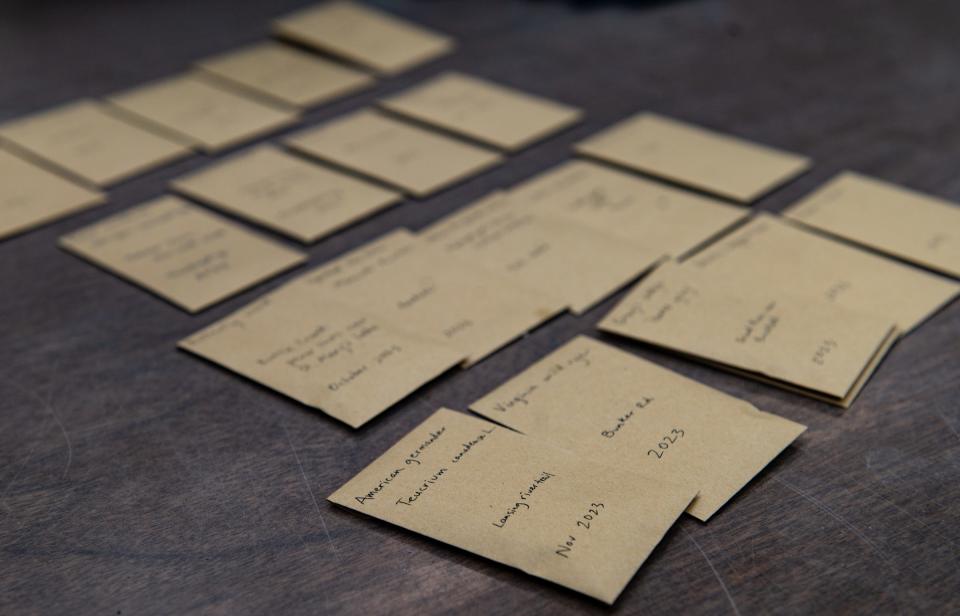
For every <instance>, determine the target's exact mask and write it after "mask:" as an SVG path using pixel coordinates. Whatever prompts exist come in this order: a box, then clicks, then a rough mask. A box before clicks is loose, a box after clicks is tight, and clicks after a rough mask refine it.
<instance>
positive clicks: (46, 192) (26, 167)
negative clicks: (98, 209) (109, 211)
mask: <svg viewBox="0 0 960 616" xmlns="http://www.w3.org/2000/svg"><path fill="white" fill-rule="evenodd" d="M0 178H3V181H2V182H0V239H3V238H6V237H10V236H12V235H16V234H18V233H22V232H24V231H27V230H28V229H32V228H34V227H39V226H40V225H43V224H45V223H48V222H51V221H54V220H56V219H58V218H63V217H64V216H68V215H70V214H73V213H75V212H79V211H81V210H85V209H87V208H90V207H93V206H95V205H100V204H101V203H103V202H104V201H105V200H106V199H105V197H104V195H103V193H101V192H99V191H95V190H90V189H89V188H84V187H83V186H80V185H79V184H75V183H74V182H71V181H69V180H67V179H64V178H62V177H60V176H59V175H57V174H55V173H51V172H50V171H47V170H46V169H43V168H42V167H38V166H37V165H34V164H33V163H30V162H27V161H26V160H24V159H22V158H20V157H19V156H15V155H14V154H11V153H10V152H7V151H6V150H2V149H0Z"/></svg>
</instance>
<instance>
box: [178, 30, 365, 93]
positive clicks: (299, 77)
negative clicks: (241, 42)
mask: <svg viewBox="0 0 960 616" xmlns="http://www.w3.org/2000/svg"><path fill="white" fill-rule="evenodd" d="M197 66H198V67H199V68H200V69H201V70H204V71H207V72H208V73H211V74H212V75H215V76H217V77H220V78H221V79H225V80H227V81H228V82H230V83H231V84H233V85H234V86H239V87H242V88H246V89H247V90H249V91H250V92H251V93H253V94H255V95H258V96H263V97H266V98H267V99H268V100H269V101H271V102H273V103H275V104H281V105H289V106H291V107H298V108H307V107H313V106H316V105H319V104H321V103H325V102H327V101H330V100H333V99H335V98H338V97H340V96H345V95H347V94H352V93H354V92H357V91H358V90H362V89H364V88H368V87H370V86H372V85H373V84H374V79H373V77H371V76H370V75H368V74H366V73H363V72H361V71H358V70H355V69H352V68H349V67H346V66H343V65H342V64H337V63H336V62H331V61H329V60H326V59H324V58H322V57H320V56H317V55H314V54H310V53H306V52H303V51H300V50H298V49H296V48H294V47H290V46H288V45H281V44H279V43H273V42H264V43H258V44H256V45H251V46H249V47H244V48H243V49H239V50H235V51H230V52H227V53H224V54H221V55H219V56H214V57H212V58H207V59H205V60H201V61H200V62H198V63H197Z"/></svg>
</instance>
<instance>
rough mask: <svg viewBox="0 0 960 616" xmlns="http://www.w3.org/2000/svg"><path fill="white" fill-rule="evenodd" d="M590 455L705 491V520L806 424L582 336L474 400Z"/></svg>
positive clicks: (700, 498)
mask: <svg viewBox="0 0 960 616" xmlns="http://www.w3.org/2000/svg"><path fill="white" fill-rule="evenodd" d="M470 408H471V409H472V410H473V411H476V412H477V413H480V414H481V415H484V416H485V417H487V418H489V419H492V420H493V421H496V422H497V423H500V424H503V425H505V426H507V427H509V428H513V429H514V430H518V431H519V432H521V433H523V434H526V435H527V436H532V437H535V438H542V439H545V440H547V441H550V442H551V443H553V444H555V445H557V446H558V447H562V448H564V449H568V450H570V451H572V452H575V453H577V454H578V455H581V456H583V457H585V458H591V459H595V460H596V461H597V462H600V463H603V464H607V465H608V466H613V467H616V468H623V469H629V470H636V471H637V472H639V473H641V474H642V475H644V476H647V477H655V478H657V479H661V480H663V481H667V482H669V483H672V484H677V485H683V486H687V487H689V488H691V489H694V490H698V491H699V494H698V495H697V498H696V499H694V501H693V502H692V503H691V504H690V506H689V507H687V513H689V514H690V515H692V516H694V517H696V518H698V519H700V520H703V521H706V520H708V519H709V518H710V516H712V515H713V514H714V513H716V512H717V510H719V509H720V507H722V506H723V505H724V504H725V503H726V502H727V501H728V500H729V499H731V498H732V497H733V496H734V495H735V494H736V493H737V492H739V491H740V489H741V488H743V487H744V486H745V485H746V484H747V483H748V482H749V481H750V480H751V479H752V478H753V477H754V476H755V475H756V474H757V473H759V472H760V471H761V470H762V469H763V468H764V467H765V466H766V465H767V464H769V463H770V462H771V461H772V460H773V459H774V458H776V457H777V456H778V455H779V454H780V452H781V451H783V449H784V448H786V447H787V446H788V445H789V444H790V443H792V442H793V441H794V440H795V439H796V438H797V437H798V436H800V434H801V433H803V431H804V430H806V427H805V426H802V425H800V424H798V423H794V422H792V421H789V420H787V419H783V418H781V417H778V416H776V415H771V414H770V413H764V412H762V411H759V410H757V409H756V407H754V406H753V405H752V404H750V403H749V402H746V401H744V400H740V399H738V398H734V397H732V396H728V395H726V394H724V393H722V392H720V391H717V390H715V389H713V388H711V387H707V386H706V385H702V384H700V383H697V382H696V381H692V380H690V379H688V378H686V377H683V376H680V375H679V374H676V373H674V372H671V371H669V370H667V369H665V368H661V367H659V366H657V365H656V364H653V363H651V362H648V361H646V360H644V359H641V358H639V357H636V356H633V355H631V354H629V353H625V352H623V351H621V350H619V349H617V348H615V347H612V346H609V345H606V344H603V343H601V342H597V341H596V340H592V339H590V338H586V337H583V336H579V337H577V338H575V339H573V340H571V341H570V342H568V343H567V344H565V345H564V346H562V347H561V348H559V349H557V350H556V351H554V352H552V353H550V354H549V355H547V356H546V357H544V358H543V359H541V360H540V361H538V362H536V363H535V364H533V365H532V366H530V367H529V368H527V369H526V370H524V371H523V372H521V373H520V374H518V375H517V376H515V377H513V378H512V379H510V380H509V381H507V382H506V383H504V384H503V385H501V386H500V387H498V388H497V389H495V390H494V391H492V392H490V393H488V394H487V395H485V396H484V397H483V398H481V399H480V400H477V401H476V402H474V403H473V404H471V405H470Z"/></svg>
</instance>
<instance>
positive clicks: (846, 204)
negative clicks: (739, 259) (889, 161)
mask: <svg viewBox="0 0 960 616" xmlns="http://www.w3.org/2000/svg"><path fill="white" fill-rule="evenodd" d="M783 214H784V216H786V217H788V218H791V219H793V220H796V221H798V222H801V223H803V224H805V225H808V226H810V227H813V228H815V229H820V230H821V231H826V232H827V233H830V234H832V235H835V236H837V237H841V238H845V239H848V240H851V241H853V242H857V243H858V244H862V245H864V246H868V247H870V248H873V249H874V250H878V251H880V252H885V253H887V254H890V255H893V256H895V257H899V258H901V259H904V260H906V261H911V262H913V263H916V264H918V265H922V266H924V267H928V268H930V269H933V270H937V271H939V272H942V273H944V274H947V275H950V276H953V277H955V278H960V205H958V204H956V203H951V202H950V201H946V200H945V199H939V198H937V197H934V196H931V195H925V194H923V193H919V192H916V191H913V190H909V189H907V188H903V187H902V186H897V185H896V184H891V183H889V182H884V181H882V180H878V179H875V178H870V177H867V176H865V175H860V174H858V173H853V172H851V171H847V172H845V173H842V174H840V175H838V176H837V177H835V178H834V179H832V180H830V181H829V182H827V183H826V184H824V185H823V186H821V187H820V188H819V189H817V190H816V191H814V192H813V193H812V194H810V195H808V196H807V197H806V198H804V199H802V200H801V201H800V202H799V203H797V204H795V205H793V206H791V207H790V208H789V209H787V210H786V211H785V212H784V213H783Z"/></svg>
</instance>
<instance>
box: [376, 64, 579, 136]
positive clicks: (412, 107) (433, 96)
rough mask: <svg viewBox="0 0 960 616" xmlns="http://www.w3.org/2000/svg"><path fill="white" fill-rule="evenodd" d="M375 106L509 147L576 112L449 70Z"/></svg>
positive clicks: (573, 118) (575, 118)
mask: <svg viewBox="0 0 960 616" xmlns="http://www.w3.org/2000/svg"><path fill="white" fill-rule="evenodd" d="M380 105H381V106H382V107H384V108H386V109H389V110H390V111H393V112H395V113H399V114H401V115H405V116H409V117H411V118H413V119H415V120H419V121H421V122H425V123H427V124H432V125H434V126H438V127H440V128H442V129H446V130H449V131H451V132H454V133H458V134H461V135H464V136H466V137H469V138H471V139H474V140H476V141H480V142H482V143H486V144H488V145H492V146H494V147H497V148H500V149H504V150H511V151H512V150H520V149H522V148H524V147H527V146H528V145H531V144H533V143H534V142H536V141H540V140H541V139H544V138H545V137H548V136H550V135H551V134H553V133H556V132H559V131H561V130H563V129H564V128H567V127H569V126H571V125H573V124H575V123H577V122H579V121H580V117H581V116H582V112H581V111H580V110H579V109H577V108H575V107H571V106H569V105H563V104H561V103H556V102H554V101H551V100H548V99H545V98H541V97H539V96H534V95H531V94H527V93H525V92H521V91H519V90H514V89H513V88H508V87H506V86H501V85H499V84H496V83H492V82H489V81H486V80H483V79H478V78H477V77H472V76H470V75H464V74H462V73H453V72H450V73H444V74H442V75H440V76H438V77H434V78H433V79H430V80H429V81H427V82H426V83H422V84H420V85H417V86H414V87H413V88H410V89H408V90H404V91H403V92H401V93H400V94H397V95H395V96H391V97H388V98H386V99H384V100H382V101H380Z"/></svg>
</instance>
